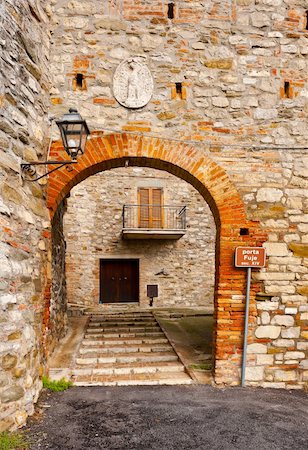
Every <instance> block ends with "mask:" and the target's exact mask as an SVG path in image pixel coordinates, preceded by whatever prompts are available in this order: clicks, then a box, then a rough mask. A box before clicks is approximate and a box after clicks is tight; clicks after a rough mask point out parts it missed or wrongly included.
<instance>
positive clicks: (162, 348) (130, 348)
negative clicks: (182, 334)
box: [79, 343, 172, 355]
mask: <svg viewBox="0 0 308 450" xmlns="http://www.w3.org/2000/svg"><path fill="white" fill-rule="evenodd" d="M170 349H172V347H171V345H170V344H169V343H167V344H140V345H136V346H135V345H133V344H124V345H107V346H104V345H101V346H97V345H96V346H93V347H91V346H83V344H82V346H81V347H80V349H79V354H80V355H84V354H90V353H92V354H93V353H95V354H97V355H101V354H106V353H108V354H112V353H138V352H139V353H148V352H151V353H156V352H157V353H160V352H168V351H169V350H170Z"/></svg>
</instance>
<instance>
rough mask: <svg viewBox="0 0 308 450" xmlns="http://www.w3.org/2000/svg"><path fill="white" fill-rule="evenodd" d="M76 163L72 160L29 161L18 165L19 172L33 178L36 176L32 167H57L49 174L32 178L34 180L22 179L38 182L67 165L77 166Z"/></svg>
mask: <svg viewBox="0 0 308 450" xmlns="http://www.w3.org/2000/svg"><path fill="white" fill-rule="evenodd" d="M77 162H78V161H76V160H73V161H30V162H28V163H22V164H20V168H21V171H22V172H23V173H27V174H29V175H31V176H34V175H35V174H36V170H35V169H34V168H32V166H46V165H53V166H58V167H55V168H54V169H52V170H50V171H49V172H46V173H44V174H43V175H41V176H39V177H37V178H34V179H30V178H24V180H25V181H30V182H33V181H38V180H40V179H41V178H44V177H46V176H47V175H49V174H50V173H52V172H55V171H56V170H59V169H61V167H64V166H67V165H69V164H77Z"/></svg>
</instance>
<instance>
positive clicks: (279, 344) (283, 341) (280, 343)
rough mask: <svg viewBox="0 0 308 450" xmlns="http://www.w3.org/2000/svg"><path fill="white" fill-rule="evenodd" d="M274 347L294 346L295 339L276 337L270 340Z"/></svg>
mask: <svg viewBox="0 0 308 450" xmlns="http://www.w3.org/2000/svg"><path fill="white" fill-rule="evenodd" d="M272 345H273V346H274V347H282V348H283V347H294V345H295V341H294V340H293V339H277V340H276V341H273V342H272Z"/></svg>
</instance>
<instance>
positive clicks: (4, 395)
mask: <svg viewBox="0 0 308 450" xmlns="http://www.w3.org/2000/svg"><path fill="white" fill-rule="evenodd" d="M24 394H25V392H24V390H23V388H22V387H21V386H19V385H18V384H16V385H14V386H10V387H9V388H7V389H5V390H4V391H2V392H0V399H1V402H2V403H11V402H15V401H16V400H19V399H21V398H22V397H23V396H24Z"/></svg>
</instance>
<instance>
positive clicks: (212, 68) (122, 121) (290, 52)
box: [0, 0, 308, 429]
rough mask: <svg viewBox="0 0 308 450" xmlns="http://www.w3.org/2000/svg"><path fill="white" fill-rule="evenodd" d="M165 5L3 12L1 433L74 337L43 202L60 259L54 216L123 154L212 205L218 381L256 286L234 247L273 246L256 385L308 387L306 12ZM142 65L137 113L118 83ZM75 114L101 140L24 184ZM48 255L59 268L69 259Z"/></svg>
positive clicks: (278, 4) (282, 3)
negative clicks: (143, 95) (144, 89)
mask: <svg viewBox="0 0 308 450" xmlns="http://www.w3.org/2000/svg"><path fill="white" fill-rule="evenodd" d="M168 4H169V2H168V1H164V0H151V1H150V0H142V1H140V2H138V3H137V2H134V1H132V0H108V1H107V0H106V1H104V2H99V1H97V0H87V1H84V0H52V1H51V2H48V5H46V2H42V1H39V0H29V1H28V2H23V1H17V0H15V1H12V0H4V2H3V5H1V8H0V17H1V21H2V22H3V24H4V26H2V27H1V31H0V33H1V38H0V45H1V48H2V52H1V59H0V64H1V77H2V80H1V85H0V112H1V115H0V117H1V119H0V142H1V149H0V150H1V151H0V167H1V172H0V192H1V198H0V220H1V250H0V251H1V267H0V289H1V301H0V306H1V319H0V320H1V329H0V333H1V345H0V368H1V374H0V422H1V428H0V429H5V428H11V427H16V426H19V425H21V424H22V423H24V421H25V418H26V416H27V415H28V414H31V412H32V411H33V402H34V401H35V399H36V398H37V396H38V393H39V390H40V387H41V382H40V380H39V375H40V374H41V373H42V371H43V370H44V367H46V358H47V356H48V353H49V351H50V349H52V348H53V347H54V346H55V345H56V342H57V340H58V339H59V338H60V337H61V336H62V335H63V333H64V331H65V295H64V294H65V285H64V283H62V284H61V289H60V291H59V290H58V291H57V292H56V293H55V291H54V292H53V293H52V292H51V283H52V274H51V254H52V252H51V248H50V245H51V244H50V240H51V223H50V220H49V216H48V211H47V208H46V200H47V201H48V207H49V211H50V217H54V219H53V220H54V221H53V225H54V227H56V229H57V232H56V233H55V232H54V233H53V236H55V235H56V242H55V241H54V245H57V248H58V250H59V249H61V248H62V247H64V246H63V240H62V238H63V236H62V231H61V230H62V224H61V223H59V222H60V221H61V218H62V213H61V211H60V210H59V209H58V212H57V213H56V214H55V215H54V212H55V211H56V209H57V207H59V208H61V207H62V206H61V205H60V204H61V201H62V200H63V198H64V196H65V195H67V194H68V193H69V191H70V189H71V188H72V187H73V186H74V185H76V184H77V183H78V182H80V181H82V180H83V179H85V178H86V177H87V176H89V175H94V174H95V173H97V172H98V171H101V170H108V169H111V168H115V167H123V166H124V164H125V159H127V158H128V157H129V158H131V160H130V162H131V163H132V164H133V163H134V162H135V164H136V165H139V166H148V167H152V168H159V169H163V170H167V171H169V172H172V173H173V174H174V175H176V176H178V177H179V178H183V179H186V180H187V181H189V182H190V183H191V184H193V185H194V187H195V188H196V189H197V190H199V192H200V193H201V195H202V196H203V197H204V198H205V199H206V200H207V201H208V203H209V206H210V208H211V210H212V213H213V216H214V219H215V222H216V225H217V234H218V236H219V239H220V241H219V242H220V244H219V246H218V247H216V249H217V251H218V259H217V264H216V278H217V279H219V280H220V284H219V285H217V288H216V289H215V318H216V340H215V342H216V344H215V346H214V347H215V349H216V350H215V355H214V357H215V360H216V363H215V381H216V382H217V383H220V384H222V383H225V384H229V385H230V384H231V385H232V384H238V383H239V366H240V361H241V348H242V347H241V346H242V330H243V314H244V295H243V292H244V278H245V277H244V274H243V271H241V270H238V271H237V272H236V271H235V270H234V269H233V268H232V255H233V253H234V249H235V247H236V246H237V245H245V244H249V245H262V244H263V245H264V246H265V247H266V249H267V254H268V259H267V266H266V268H264V269H262V270H260V271H258V272H255V273H254V274H253V286H252V288H253V292H252V299H251V302H252V305H251V310H250V335H249V347H248V349H249V350H248V351H249V358H248V368H247V381H248V383H249V384H251V385H257V386H264V387H283V388H303V387H304V386H305V384H307V378H308V373H307V372H308V369H307V314H308V304H307V295H308V291H307V277H308V267H307V256H308V253H307V252H308V250H307V246H308V242H307V231H308V228H307V222H308V218H307V209H308V200H307V172H308V160H307V156H306V155H307V115H308V104H307V96H308V83H307V68H308V67H307V66H308V62H307V61H308V58H307V55H308V45H307V44H308V30H307V29H308V25H307V3H306V1H305V0H292V1H290V0H223V1H220V2H217V1H214V0H210V1H208V2H194V1H190V0H181V1H180V0H179V1H174V2H173V4H174V8H173V11H172V14H171V11H170V7H169V6H168ZM171 9H172V8H171ZM168 16H169V17H168ZM131 58H133V59H134V58H141V61H144V64H145V65H146V66H147V67H148V69H149V71H150V73H151V76H152V78H153V93H152V97H151V98H150V100H149V102H148V103H147V104H145V105H143V106H142V107H138V108H131V107H127V106H123V105H122V104H121V103H119V102H117V100H116V98H115V97H114V95H113V94H114V90H113V74H114V73H115V71H116V69H117V67H118V66H119V64H120V63H122V62H123V61H127V60H131ZM138 61H139V60H138ZM127 63H128V64H130V63H129V62H127ZM125 83H128V79H126V82H125ZM125 83H124V85H125ZM130 84H131V85H132V84H133V85H134V82H133V79H131V81H130ZM125 86H126V85H125ZM125 89H126V88H125ZM132 95H133V94H132ZM135 95H137V94H135ZM138 95H139V94H138ZM49 98H50V103H49ZM72 105H73V106H77V107H78V109H79V111H80V113H81V114H82V115H83V117H85V118H86V119H87V121H88V124H89V126H90V127H91V130H92V131H93V135H92V138H91V140H90V142H89V145H88V150H87V151H88V153H87V155H88V156H87V155H85V156H84V157H83V159H82V158H81V159H80V160H81V162H80V163H79V164H78V166H77V167H75V168H74V170H73V171H72V172H68V171H66V170H65V169H62V170H61V171H59V172H56V173H55V174H54V175H52V176H50V178H49V182H48V186H46V187H47V189H45V186H44V185H43V184H40V183H29V182H24V183H21V181H20V176H19V163H20V160H21V158H23V159H24V160H25V161H30V160H32V159H36V158H39V159H41V160H43V159H44V158H46V156H47V151H48V138H49V136H50V128H49V123H48V116H49V117H52V116H59V115H61V113H63V112H64V111H67V109H68V107H69V106H72ZM145 135H146V136H150V137H146V136H145ZM53 138H54V139H57V136H53ZM56 156H58V157H59V158H62V159H64V155H63V152H62V150H61V145H60V144H59V143H55V144H54V145H53V146H52V150H51V152H50V157H56ZM47 193H48V199H46V194H47ZM59 205H60V206H59ZM59 211H60V212H59ZM55 221H56V222H57V223H55ZM59 242H60V244H59ZM61 243H62V244H61ZM53 254H54V255H57V258H60V259H61V260H62V261H63V258H64V256H63V252H62V253H61V251H60V250H59V251H57V252H55V251H54V250H53ZM57 276H60V274H59V272H54V276H53V284H54V286H56V287H57V286H59V282H58V280H57ZM59 303H60V304H61V305H62V306H61V307H59Z"/></svg>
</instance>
